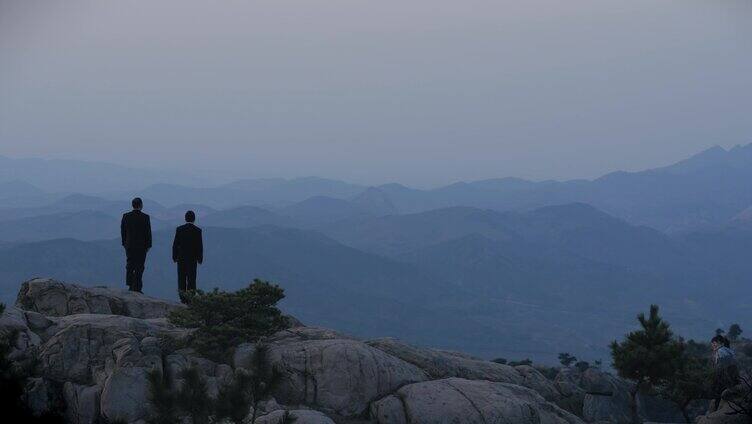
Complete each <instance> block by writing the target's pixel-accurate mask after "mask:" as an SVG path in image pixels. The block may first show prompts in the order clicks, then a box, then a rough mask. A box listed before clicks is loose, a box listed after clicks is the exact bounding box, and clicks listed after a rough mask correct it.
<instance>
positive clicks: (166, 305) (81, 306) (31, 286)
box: [16, 278, 183, 318]
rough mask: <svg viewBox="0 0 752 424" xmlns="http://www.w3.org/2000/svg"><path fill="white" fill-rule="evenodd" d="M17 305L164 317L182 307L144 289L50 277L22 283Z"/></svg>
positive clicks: (49, 312)
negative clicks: (135, 290)
mask: <svg viewBox="0 0 752 424" xmlns="http://www.w3.org/2000/svg"><path fill="white" fill-rule="evenodd" d="M16 305H17V306H18V307H20V308H23V309H24V310H27V311H33V312H39V313H41V314H43V315H46V316H55V317H59V316H65V315H73V314H107V315H124V316H129V317H133V318H162V317H165V316H167V314H168V313H169V312H170V311H172V310H174V309H177V308H182V307H183V306H182V305H180V304H178V303H175V302H170V301H166V300H160V299H155V298H152V297H148V296H145V295H143V294H141V293H136V292H131V291H127V290H122V289H114V288H109V287H81V286H77V285H75V284H67V283H63V282H60V281H56V280H52V279H48V278H38V279H34V280H30V281H27V282H25V283H23V284H22V285H21V289H20V291H19V292H18V298H17V300H16Z"/></svg>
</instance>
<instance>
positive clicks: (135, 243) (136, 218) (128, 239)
mask: <svg viewBox="0 0 752 424" xmlns="http://www.w3.org/2000/svg"><path fill="white" fill-rule="evenodd" d="M120 239H121V242H122V243H123V246H124V247H125V248H126V249H151V219H150V218H149V215H147V214H145V213H143V212H141V211H138V210H132V211H130V212H128V213H125V214H123V219H122V221H120Z"/></svg>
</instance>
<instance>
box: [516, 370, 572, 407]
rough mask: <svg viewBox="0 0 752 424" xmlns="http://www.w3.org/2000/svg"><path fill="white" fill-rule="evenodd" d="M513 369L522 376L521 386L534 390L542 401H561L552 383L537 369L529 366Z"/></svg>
mask: <svg viewBox="0 0 752 424" xmlns="http://www.w3.org/2000/svg"><path fill="white" fill-rule="evenodd" d="M514 369H515V370H516V371H517V372H519V373H520V375H522V383H520V385H521V386H525V387H527V388H529V389H533V390H535V391H536V392H538V394H540V395H541V396H543V398H544V399H546V400H549V401H554V402H555V401H558V400H560V399H561V394H560V393H559V391H558V390H556V386H554V383H553V382H552V381H551V380H549V379H547V378H546V376H545V375H543V374H541V372H540V371H538V370H537V369H535V368H533V367H531V366H530V365H520V366H516V367H514Z"/></svg>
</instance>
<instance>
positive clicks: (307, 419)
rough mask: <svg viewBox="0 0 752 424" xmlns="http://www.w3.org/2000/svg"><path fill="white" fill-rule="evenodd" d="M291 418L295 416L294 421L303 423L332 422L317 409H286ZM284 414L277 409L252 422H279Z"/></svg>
mask: <svg viewBox="0 0 752 424" xmlns="http://www.w3.org/2000/svg"><path fill="white" fill-rule="evenodd" d="M288 412H289V413H290V415H291V416H292V417H293V418H296V419H297V420H296V421H295V422H296V423H305V424H334V421H332V419H331V418H329V417H327V416H326V415H324V414H322V413H321V412H318V411H310V410H306V409H295V410H291V411H288ZM284 416H285V411H282V410H277V411H274V412H272V413H269V414H267V415H264V416H262V417H259V418H256V421H254V424H281V423H282V419H283V417H284Z"/></svg>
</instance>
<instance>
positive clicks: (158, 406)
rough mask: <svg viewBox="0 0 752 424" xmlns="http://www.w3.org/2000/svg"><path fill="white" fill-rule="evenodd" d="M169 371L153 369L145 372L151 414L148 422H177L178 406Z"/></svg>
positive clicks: (158, 423) (170, 423)
mask: <svg viewBox="0 0 752 424" xmlns="http://www.w3.org/2000/svg"><path fill="white" fill-rule="evenodd" d="M169 374H170V373H169V372H165V373H164V374H163V373H162V371H160V370H159V369H153V370H151V371H150V372H149V373H148V374H147V379H148V381H149V403H150V404H151V411H152V413H151V416H150V417H149V418H148V420H147V422H148V423H149V424H177V423H179V422H180V421H179V420H178V406H177V399H176V397H175V394H174V392H173V382H172V379H171V378H170V375H169Z"/></svg>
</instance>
